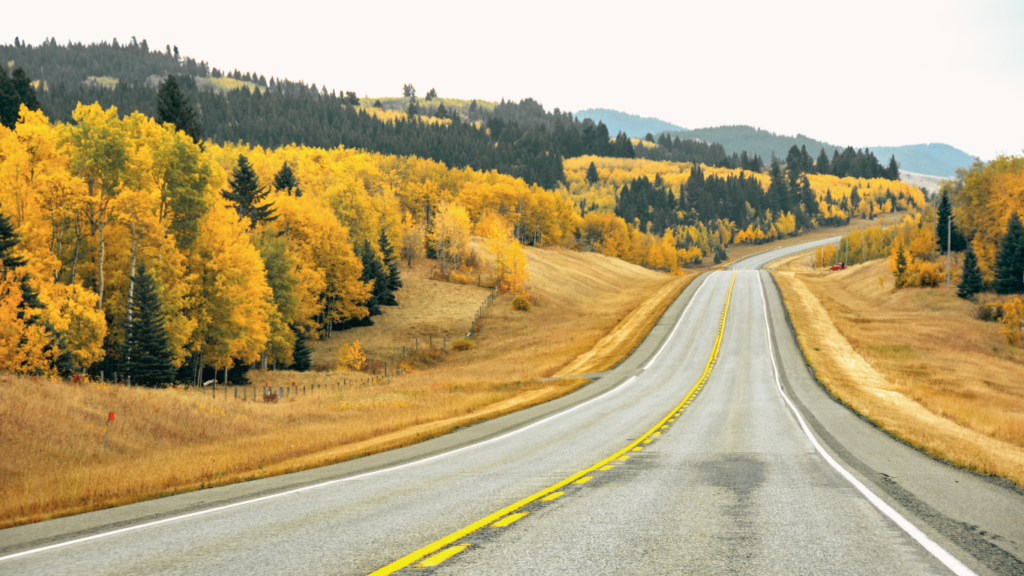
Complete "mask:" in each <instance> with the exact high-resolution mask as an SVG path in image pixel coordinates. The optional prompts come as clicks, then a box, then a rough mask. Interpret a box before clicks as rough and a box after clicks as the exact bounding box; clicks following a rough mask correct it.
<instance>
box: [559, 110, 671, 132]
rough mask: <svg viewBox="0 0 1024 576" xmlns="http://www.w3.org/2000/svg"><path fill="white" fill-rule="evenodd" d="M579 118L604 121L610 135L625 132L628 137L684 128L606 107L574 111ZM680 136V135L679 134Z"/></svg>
mask: <svg viewBox="0 0 1024 576" xmlns="http://www.w3.org/2000/svg"><path fill="white" fill-rule="evenodd" d="M576 117H577V118H579V119H580V120H583V119H584V118H590V119H591V120H593V121H594V122H604V125H605V126H607V127H608V132H609V133H610V134H612V135H615V134H618V133H619V132H625V133H626V135H627V136H629V137H630V138H643V137H644V136H646V135H647V134H648V133H651V134H653V135H655V136H657V135H658V134H660V133H662V132H685V131H686V128H683V127H681V126H676V125H675V124H672V123H671V122H665V121H664V120H659V119H657V118H644V117H643V116H637V115H636V114H628V113H626V112H619V111H618V110H609V109H607V108H588V109H587V110H580V111H579V112H577V113H576ZM681 138H682V136H681Z"/></svg>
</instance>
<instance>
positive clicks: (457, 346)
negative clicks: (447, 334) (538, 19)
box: [452, 338, 475, 352]
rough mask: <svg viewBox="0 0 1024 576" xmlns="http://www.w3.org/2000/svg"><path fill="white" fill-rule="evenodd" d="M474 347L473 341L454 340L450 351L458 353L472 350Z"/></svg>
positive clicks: (467, 339) (465, 339)
mask: <svg viewBox="0 0 1024 576" xmlns="http://www.w3.org/2000/svg"><path fill="white" fill-rule="evenodd" d="M474 347H475V344H473V341H472V340H470V339H469V338H456V339H455V341H454V342H452V350H457V351H459V352H465V351H467V350H472V349H473V348H474Z"/></svg>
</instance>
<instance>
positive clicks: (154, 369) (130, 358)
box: [121, 262, 177, 387]
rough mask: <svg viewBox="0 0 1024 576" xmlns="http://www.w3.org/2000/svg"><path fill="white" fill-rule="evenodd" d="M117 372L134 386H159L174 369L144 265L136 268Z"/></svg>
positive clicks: (171, 376)
mask: <svg viewBox="0 0 1024 576" xmlns="http://www.w3.org/2000/svg"><path fill="white" fill-rule="evenodd" d="M121 370H122V371H123V374H124V375H125V377H126V378H128V379H130V381H131V383H132V384H134V385H136V386H151V387H159V386H166V385H168V384H170V383H171V382H173V381H174V375H175V373H176V372H177V370H176V369H175V368H174V364H173V362H172V355H171V350H170V345H169V343H168V340H167V330H166V328H165V327H164V314H163V311H161V310H160V298H159V296H158V295H157V292H156V286H155V283H154V281H153V277H152V276H151V275H150V274H149V272H147V271H146V263H145V262H143V263H142V264H141V265H140V266H139V273H138V275H137V277H136V279H135V297H134V298H133V300H132V322H131V324H130V325H129V326H128V328H127V330H126V334H125V338H124V341H123V343H122V344H121Z"/></svg>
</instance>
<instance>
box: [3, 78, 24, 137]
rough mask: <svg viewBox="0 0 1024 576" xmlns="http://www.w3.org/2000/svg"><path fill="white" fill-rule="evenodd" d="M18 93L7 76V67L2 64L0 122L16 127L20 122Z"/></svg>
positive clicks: (12, 127)
mask: <svg viewBox="0 0 1024 576" xmlns="http://www.w3.org/2000/svg"><path fill="white" fill-rule="evenodd" d="M19 105H20V102H19V101H18V93H17V91H15V90H14V84H12V83H11V79H10V78H9V77H8V76H7V69H6V68H4V66H3V64H0V124H3V125H4V126H6V127H8V128H10V129H12V130H13V129H14V125H15V124H17V122H18V107H19Z"/></svg>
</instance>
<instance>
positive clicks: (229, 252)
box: [189, 204, 273, 368]
mask: <svg viewBox="0 0 1024 576" xmlns="http://www.w3.org/2000/svg"><path fill="white" fill-rule="evenodd" d="M248 229H249V226H248V222H242V221H241V220H240V219H239V218H238V215H237V213H236V212H235V211H234V210H232V209H231V208H229V207H227V206H225V205H223V204H215V205H214V207H213V208H212V209H211V210H210V211H209V212H208V213H207V215H206V216H205V217H204V218H203V221H202V222H201V223H200V226H199V236H198V238H197V241H196V245H195V249H194V251H193V252H192V254H191V255H190V264H191V269H192V271H193V273H195V274H196V275H197V281H196V284H195V289H194V291H193V293H192V294H191V301H192V303H193V308H192V310H191V313H192V317H193V318H195V320H196V322H197V325H196V328H195V331H194V333H193V336H192V341H191V344H190V346H189V348H190V351H191V352H192V353H193V354H194V355H195V359H196V362H195V365H196V366H213V367H214V368H226V367H228V366H230V364H231V361H232V359H237V360H240V361H242V362H254V361H256V360H257V359H258V358H259V357H260V353H261V352H262V351H263V350H264V349H265V348H266V345H267V340H268V339H269V336H270V315H271V312H272V310H273V293H272V292H271V290H270V287H269V286H268V285H267V281H266V271H265V269H264V267H263V260H262V259H261V258H260V255H259V252H258V251H257V250H256V248H255V247H254V246H253V245H252V242H251V241H250V239H249V235H248Z"/></svg>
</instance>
